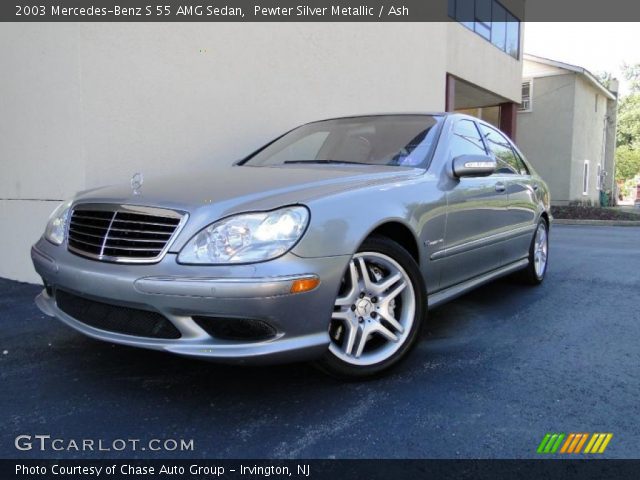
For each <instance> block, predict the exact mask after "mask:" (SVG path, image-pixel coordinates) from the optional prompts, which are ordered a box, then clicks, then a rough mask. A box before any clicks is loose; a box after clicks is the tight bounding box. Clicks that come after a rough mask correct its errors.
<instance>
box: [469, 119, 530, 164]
mask: <svg viewBox="0 0 640 480" xmlns="http://www.w3.org/2000/svg"><path fill="white" fill-rule="evenodd" d="M480 131H481V132H482V135H483V136H484V139H485V141H486V142H487V146H488V147H489V150H491V151H492V152H493V154H494V155H495V156H496V161H497V162H498V168H497V169H496V173H500V174H503V175H504V174H507V175H519V174H524V175H526V174H527V170H526V167H525V166H524V163H522V161H521V160H520V159H519V158H518V157H517V156H516V153H515V152H514V151H513V149H512V148H511V144H510V143H509V140H507V139H506V138H505V137H504V135H502V134H501V133H500V132H498V131H497V130H494V129H493V128H489V127H486V126H484V125H480ZM523 171H524V173H523Z"/></svg>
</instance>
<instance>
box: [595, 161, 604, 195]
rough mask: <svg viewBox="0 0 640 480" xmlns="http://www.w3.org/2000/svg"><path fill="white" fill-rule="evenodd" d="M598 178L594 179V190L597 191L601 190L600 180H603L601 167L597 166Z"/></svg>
mask: <svg viewBox="0 0 640 480" xmlns="http://www.w3.org/2000/svg"><path fill="white" fill-rule="evenodd" d="M597 172H598V176H597V177H596V188H597V189H598V191H600V190H602V183H603V182H602V180H603V178H602V177H603V175H602V165H600V164H598V170H597Z"/></svg>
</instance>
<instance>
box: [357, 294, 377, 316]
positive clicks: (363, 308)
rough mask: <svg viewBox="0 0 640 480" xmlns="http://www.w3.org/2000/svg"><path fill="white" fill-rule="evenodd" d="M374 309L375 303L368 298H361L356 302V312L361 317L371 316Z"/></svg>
mask: <svg viewBox="0 0 640 480" xmlns="http://www.w3.org/2000/svg"><path fill="white" fill-rule="evenodd" d="M372 311H373V303H371V300H369V299H368V298H361V299H360V300H358V302H357V303H356V313H357V314H358V316H360V317H366V316H369V314H370V313H371V312H372Z"/></svg>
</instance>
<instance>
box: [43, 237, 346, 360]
mask: <svg viewBox="0 0 640 480" xmlns="http://www.w3.org/2000/svg"><path fill="white" fill-rule="evenodd" d="M31 258H32V260H33V264H34V267H35V269H36V271H37V272H38V274H40V276H41V277H42V278H43V280H44V282H45V283H46V285H47V286H48V288H47V289H45V290H43V292H42V293H40V294H39V295H38V297H37V298H36V304H37V305H38V307H39V308H40V310H42V312H43V313H45V314H46V315H49V316H52V317H56V318H58V319H59V320H61V321H62V322H64V323H66V324H67V325H69V326H71V327H72V328H74V329H76V330H78V331H79V332H81V333H84V334H85V335H88V336H90V337H93V338H97V339H100V340H104V341H108V342H113V343H119V344H123V345H130V346H134V347H142V348H149V349H154V350H164V351H167V352H171V353H176V354H180V355H185V356H190V357H199V358H203V359H211V360H221V361H226V362H233V363H270V362H285V361H286V362H289V361H299V360H309V359H313V358H316V357H318V356H320V355H322V353H323V352H325V351H326V349H327V347H328V345H329V334H328V325H329V319H330V318H331V312H332V309H333V302H334V299H335V297H336V294H337V291H338V288H339V285H340V280H341V278H342V275H343V272H344V269H345V268H346V266H347V263H348V262H349V256H335V257H323V258H301V257H298V256H296V255H293V254H292V253H289V254H287V255H285V256H283V257H280V258H278V259H276V260H272V261H269V262H264V263H259V264H253V265H237V266H190V265H180V264H178V263H177V262H176V255H175V254H172V253H168V254H167V255H165V257H164V258H163V259H162V260H161V261H160V262H159V263H156V264H149V265H134V264H113V263H105V262H99V261H94V260H89V259H86V258H83V257H79V256H77V255H74V254H72V253H70V252H68V251H67V250H66V248H65V247H64V246H60V247H58V246H54V245H52V244H51V243H49V242H47V241H46V240H44V239H41V240H40V241H39V242H38V243H36V245H34V246H33V247H32V249H31ZM309 275H315V276H317V277H318V278H319V279H320V284H319V285H318V287H316V288H315V289H314V290H311V291H308V292H305V293H297V294H291V293H289V290H290V286H291V282H292V281H293V280H294V279H296V278H300V277H306V276H309ZM57 289H62V290H65V291H67V292H71V293H73V294H75V295H78V296H81V297H83V298H87V299H91V300H94V301H96V302H102V303H105V304H110V305H115V306H121V307H129V308H135V309H138V310H147V311H152V312H157V313H160V314H161V315H163V316H164V317H165V318H166V319H168V320H169V321H170V322H171V323H172V324H173V325H174V326H175V327H176V328H177V329H178V330H179V331H180V334H181V336H180V338H177V339H158V338H148V337H139V336H133V335H127V334H122V333H117V332H114V331H107V330H101V329H99V328H95V327H93V326H90V325H88V324H86V323H83V322H81V321H79V320H78V319H76V318H73V317H71V316H69V315H68V314H66V313H65V312H63V311H62V310H61V309H60V308H58V305H57V303H56V300H55V291H56V290H57ZM194 316H212V317H224V318H228V319H234V318H237V319H245V318H250V319H256V320H260V321H264V322H266V323H268V324H269V325H271V326H272V327H273V328H274V329H275V331H276V334H275V336H274V337H273V338H270V339H268V340H260V341H248V340H229V339H223V338H215V337H214V336H212V335H210V334H208V333H207V332H206V331H205V330H203V329H202V328H201V327H200V326H199V325H198V324H197V323H196V322H195V321H194V320H193V318H192V317H194ZM212 321H213V320H212Z"/></svg>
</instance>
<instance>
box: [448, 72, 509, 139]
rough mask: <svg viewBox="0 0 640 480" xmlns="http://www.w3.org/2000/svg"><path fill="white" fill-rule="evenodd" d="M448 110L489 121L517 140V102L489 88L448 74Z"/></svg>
mask: <svg viewBox="0 0 640 480" xmlns="http://www.w3.org/2000/svg"><path fill="white" fill-rule="evenodd" d="M446 95H447V98H446V109H447V112H457V113H465V114H467V115H471V116H473V117H477V118H480V119H482V120H484V121H485V122H488V123H490V124H492V125H494V126H496V127H498V128H499V129H501V130H502V131H503V132H505V133H506V134H507V135H509V137H511V138H512V139H513V140H515V133H516V113H517V104H516V103H514V102H511V101H510V100H508V99H506V98H504V97H501V96H500V95H497V94H495V93H493V92H490V91H489V90H485V89H484V88H481V87H478V86H477V85H474V84H472V83H469V82H466V81H464V80H461V79H459V78H457V77H454V76H453V75H450V74H447V93H446Z"/></svg>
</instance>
